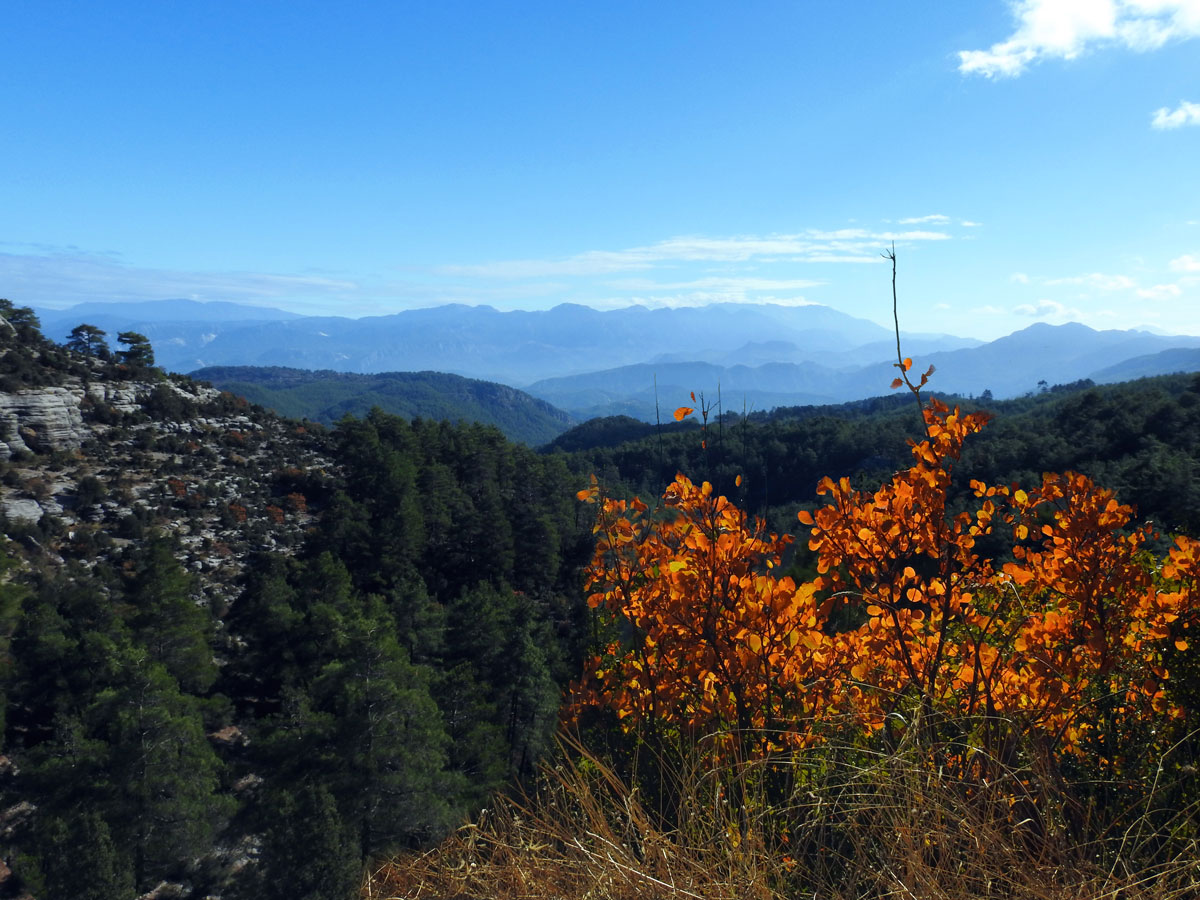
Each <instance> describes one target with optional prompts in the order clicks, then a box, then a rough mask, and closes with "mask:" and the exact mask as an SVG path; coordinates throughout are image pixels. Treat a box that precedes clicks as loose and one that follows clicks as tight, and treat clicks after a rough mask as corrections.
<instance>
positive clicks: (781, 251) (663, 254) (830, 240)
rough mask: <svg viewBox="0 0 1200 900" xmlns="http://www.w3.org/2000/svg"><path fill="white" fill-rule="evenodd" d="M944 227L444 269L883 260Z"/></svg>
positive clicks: (699, 242) (677, 245) (446, 271)
mask: <svg viewBox="0 0 1200 900" xmlns="http://www.w3.org/2000/svg"><path fill="white" fill-rule="evenodd" d="M949 239H950V235H948V234H946V233H945V232H941V231H920V230H917V231H871V230H869V229H866V228H840V229H835V230H832V231H824V230H820V229H808V230H807V231H802V232H798V233H795V234H773V235H762V236H760V235H735V236H732V237H705V236H702V235H683V236H680V237H673V238H668V239H666V240H664V241H659V242H658V243H656V244H650V245H647V246H644V247H631V248H629V249H627V250H611V251H610V250H590V251H587V252H586V253H579V254H576V255H575V256H571V257H568V258H566V259H558V260H553V259H550V260H537V259H528V260H499V261H496V262H490V263H479V264H473V265H455V266H442V267H440V268H439V269H437V270H436V271H437V272H438V274H442V275H466V276H471V277H479V278H540V277H551V276H567V275H579V276H587V275H608V274H615V273H617V272H633V271H644V270H646V269H650V268H653V267H654V266H655V265H659V264H662V263H672V262H721V263H739V262H750V261H751V260H763V261H778V260H781V259H782V260H788V261H791V262H823V263H829V262H837V263H840V262H851V263H858V262H878V261H879V249H880V247H881V246H882V245H883V244H885V243H889V242H892V241H895V242H898V243H906V242H915V241H944V240H949Z"/></svg>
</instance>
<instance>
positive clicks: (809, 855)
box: [363, 739, 1200, 900]
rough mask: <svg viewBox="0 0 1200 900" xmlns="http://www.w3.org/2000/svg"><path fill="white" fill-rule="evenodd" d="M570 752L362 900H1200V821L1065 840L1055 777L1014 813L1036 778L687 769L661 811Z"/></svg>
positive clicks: (919, 759)
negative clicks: (776, 792) (1017, 792)
mask: <svg viewBox="0 0 1200 900" xmlns="http://www.w3.org/2000/svg"><path fill="white" fill-rule="evenodd" d="M564 743H565V746H564V752H563V753H562V754H561V755H560V758H559V762H558V763H557V764H556V765H554V766H552V767H548V768H547V769H546V771H545V773H544V778H543V781H542V783H541V785H540V787H539V788H538V790H537V791H536V792H535V793H532V794H530V795H526V796H522V797H518V798H515V799H499V800H498V801H497V802H496V804H495V806H494V807H493V808H491V809H488V810H486V811H485V812H484V814H482V815H481V816H480V817H479V819H478V820H477V821H476V822H474V823H472V824H469V825H466V826H464V827H462V828H460V829H459V830H458V831H456V832H455V833H454V834H452V835H451V836H450V837H449V838H447V839H446V841H444V842H443V843H442V844H441V845H440V846H438V847H437V848H435V849H433V850H431V851H429V852H427V853H423V854H410V855H405V856H401V857H398V858H396V859H393V860H391V861H388V862H387V863H385V864H383V865H382V866H380V867H378V868H377V869H375V870H374V871H373V872H371V873H370V875H369V876H368V878H367V883H366V885H365V887H364V892H363V896H364V898H366V900H399V898H405V900H417V898H420V900H483V898H514V900H516V898H522V900H525V898H528V900H552V898H553V900H601V898H603V900H627V898H628V900H632V898H639V900H641V898H646V900H659V898H673V900H675V898H678V900H683V898H703V900H742V898H751V900H785V898H788V900H791V898H796V900H800V898H804V900H809V898H813V900H816V898H820V900H825V898H829V900H885V898H887V900H892V898H896V900H901V898H907V900H982V898H988V900H991V898H1004V900H1182V898H1192V897H1200V847H1197V844H1196V840H1195V838H1194V837H1193V838H1188V839H1184V838H1180V837H1179V836H1178V833H1179V831H1180V827H1179V826H1180V823H1182V822H1183V821H1184V820H1185V819H1189V818H1190V819H1191V820H1192V821H1195V819H1196V816H1195V812H1196V811H1195V810H1194V809H1188V810H1176V811H1175V813H1176V815H1174V816H1173V817H1172V816H1170V815H1168V816H1163V815H1162V812H1163V811H1162V810H1159V809H1155V808H1154V804H1155V802H1156V799H1155V797H1153V796H1152V797H1150V799H1149V800H1148V801H1146V803H1145V812H1144V814H1142V815H1140V816H1135V817H1131V824H1126V825H1125V826H1124V828H1123V830H1122V831H1121V833H1120V834H1113V833H1112V828H1111V827H1109V826H1106V823H1105V822H1102V821H1099V820H1097V821H1095V822H1083V823H1082V824H1081V823H1080V822H1079V821H1075V823H1074V826H1073V828H1068V827H1067V825H1066V818H1065V812H1064V811H1065V810H1067V808H1068V806H1069V803H1068V802H1067V801H1068V800H1069V799H1070V798H1069V797H1063V796H1061V795H1059V794H1056V793H1055V792H1054V791H1052V789H1051V786H1050V784H1049V781H1048V780H1046V781H1045V783H1040V784H1037V785H1036V786H1035V787H1034V788H1033V789H1031V790H1032V793H1033V794H1037V795H1038V801H1037V803H1035V804H1032V805H1022V804H1020V803H1013V802H1011V800H1010V798H1011V797H1012V795H1013V790H1012V786H1013V785H1014V784H1017V783H1020V782H1022V781H1023V782H1024V783H1025V784H1027V785H1028V784H1030V783H1031V779H1036V778H1040V777H1041V776H1038V775H1037V774H1036V773H1033V772H1030V771H1022V772H1011V773H1007V775H1008V777H1007V778H1004V779H1002V780H1004V781H1008V782H1009V783H1008V784H1006V785H997V784H995V783H994V782H993V783H992V784H991V785H990V786H986V787H981V785H980V784H978V783H970V784H968V783H966V782H957V781H955V780H954V779H952V778H949V777H947V776H945V775H944V774H942V773H941V772H939V771H938V769H937V768H936V767H935V766H933V765H931V764H930V762H929V758H928V756H922V755H921V754H918V753H916V752H915V751H913V748H910V747H902V748H901V749H900V750H898V751H895V752H893V753H891V754H888V755H882V754H872V753H870V752H868V751H866V750H864V749H863V748H862V747H843V748H833V747H829V746H826V747H824V748H821V749H820V750H813V751H806V752H805V753H801V754H796V755H794V756H792V757H789V758H788V759H786V760H782V759H781V760H774V761H767V762H759V763H755V764H743V765H733V764H730V765H726V766H724V767H722V769H720V770H714V769H712V768H705V767H704V766H703V765H701V764H700V762H699V760H700V759H701V757H699V756H696V755H693V756H683V757H681V759H679V760H676V762H675V764H674V765H673V766H671V767H668V773H669V775H670V778H671V784H670V785H669V790H668V791H666V792H664V793H667V794H670V796H672V797H673V798H674V800H673V803H674V804H675V805H674V812H673V813H670V814H662V813H660V812H659V811H657V810H654V809H652V808H649V807H650V806H652V804H650V803H649V802H648V801H646V800H645V799H644V798H643V797H642V795H641V794H640V792H639V790H638V789H637V788H636V787H631V786H630V785H629V784H628V783H627V782H626V781H624V780H623V779H622V778H621V777H619V776H618V774H617V773H616V772H615V771H614V770H613V768H612V767H610V766H608V765H606V764H605V763H604V762H603V761H601V760H599V759H597V758H596V757H595V756H594V755H591V754H589V753H588V752H587V750H586V749H585V748H583V747H582V746H581V745H579V744H578V743H577V742H575V741H572V740H570V739H564ZM656 763H657V764H658V765H660V766H661V765H662V761H661V760H658V761H656ZM770 767H774V769H773V773H774V774H775V775H776V776H777V775H778V774H779V773H780V771H781V767H790V772H789V777H788V782H789V783H790V784H791V785H792V786H791V788H790V789H789V794H788V796H787V797H786V798H784V799H783V800H782V801H780V800H779V799H778V798H776V799H774V800H768V799H767V798H766V797H765V795H764V790H763V788H762V786H763V785H764V784H765V783H766V781H767V775H768V771H767V770H768V768H770ZM777 781H778V779H777ZM1055 790H1057V789H1055ZM732 796H737V797H739V798H741V802H740V803H739V804H734V803H730V802H726V801H727V798H729V797H732ZM1031 813H1032V814H1031ZM669 822H673V823H674V824H667V823H669ZM1164 823H1165V824H1164ZM1172 830H1174V831H1175V832H1176V834H1175V836H1174V837H1172V834H1171V833H1170V832H1171V831H1172Z"/></svg>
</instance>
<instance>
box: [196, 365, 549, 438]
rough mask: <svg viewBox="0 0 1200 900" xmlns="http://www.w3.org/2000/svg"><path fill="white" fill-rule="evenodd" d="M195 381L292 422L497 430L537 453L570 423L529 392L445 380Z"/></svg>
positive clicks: (256, 376)
mask: <svg viewBox="0 0 1200 900" xmlns="http://www.w3.org/2000/svg"><path fill="white" fill-rule="evenodd" d="M192 377H194V378H198V379H201V380H203V381H209V382H212V383H213V384H214V385H215V386H216V387H218V388H220V389H221V390H227V391H231V392H233V393H235V394H237V395H238V396H241V397H245V398H246V399H247V400H250V401H251V402H253V403H258V404H260V405H262V406H265V407H267V408H268V409H272V410H274V411H275V412H277V413H279V414H280V415H282V416H288V417H290V418H293V419H312V420H313V421H314V422H320V423H322V424H325V425H332V424H334V423H335V422H337V421H338V420H339V419H341V418H342V417H343V416H347V415H351V416H358V417H359V418H361V417H362V416H365V415H366V414H367V413H368V412H370V411H371V410H372V409H373V408H375V407H379V408H380V409H381V410H383V411H384V412H387V413H392V414H393V415H398V416H404V417H405V418H409V419H412V418H423V419H433V420H435V421H441V420H443V419H444V420H447V421H451V422H479V423H482V424H484V425H495V426H496V427H497V428H499V429H500V430H501V431H503V432H504V434H505V435H506V436H507V437H508V438H509V439H510V440H514V441H521V442H523V443H526V444H528V445H529V446H531V447H535V446H537V445H539V444H544V443H546V442H547V441H549V440H551V439H552V438H555V437H557V436H558V435H559V434H561V433H562V432H563V431H565V430H566V429H567V428H568V427H570V426H571V424H573V420H572V419H571V417H570V416H568V415H567V414H566V413H564V412H563V411H562V410H559V409H555V408H554V407H553V406H551V405H550V404H549V403H547V402H546V401H544V400H539V399H537V398H536V397H531V396H530V395H529V394H526V393H525V392H524V391H518V390H517V389H515V388H510V387H507V386H506V385H502V384H495V383H494V382H490V381H479V380H477V379H474V378H463V377H462V376H460V375H448V374H446V373H444V372H384V373H382V374H379V375H355V374H351V373H347V372H333V371H329V370H325V371H321V372H309V371H306V370H303V369H285V368H280V367H277V366H267V367H263V366H213V367H209V368H205V369H198V370H197V371H195V372H193V373H192Z"/></svg>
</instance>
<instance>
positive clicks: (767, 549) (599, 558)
mask: <svg viewBox="0 0 1200 900" xmlns="http://www.w3.org/2000/svg"><path fill="white" fill-rule="evenodd" d="M597 494H598V488H597V487H596V486H593V488H591V489H590V490H588V491H584V492H582V493H581V496H582V497H584V498H585V499H596V498H597ZM663 501H664V507H665V511H666V513H667V514H666V515H657V516H655V515H649V511H648V509H647V507H646V505H645V504H644V503H642V502H641V501H639V500H636V499H635V500H633V501H632V502H629V503H627V502H626V501H623V500H603V501H602V503H601V512H600V516H599V518H598V521H597V525H596V532H597V544H596V551H595V557H594V559H593V561H592V564H591V566H590V568H589V569H588V586H589V589H591V590H593V593H592V594H591V596H590V597H589V598H588V602H589V604H590V605H591V606H592V607H599V606H604V607H606V608H607V609H608V610H609V611H611V612H612V613H616V614H618V615H620V616H623V617H624V618H625V619H626V620H627V621H628V623H629V624H630V625H631V626H632V627H633V628H634V629H636V631H637V633H638V634H639V635H640V640H638V641H636V642H634V643H633V644H632V645H631V646H622V645H621V644H619V643H614V644H612V645H610V646H609V647H608V648H607V649H606V651H605V653H604V654H603V655H602V656H601V657H599V658H597V659H595V660H593V662H592V665H591V666H590V669H589V671H588V678H587V686H586V687H581V689H580V691H579V693H578V695H577V698H576V699H577V706H578V705H586V704H587V703H604V704H608V705H611V706H612V707H614V708H615V709H616V711H617V714H618V715H619V716H620V717H622V718H625V717H627V716H630V717H632V718H633V720H637V721H649V722H654V723H662V724H664V725H670V726H672V727H678V728H684V729H690V728H707V727H709V726H711V725H712V724H714V723H719V724H721V725H723V726H726V727H727V728H737V729H740V730H742V731H748V730H750V729H778V728H779V727H780V726H781V725H782V723H784V722H786V721H788V720H790V718H792V717H793V716H794V715H795V713H796V712H797V711H798V710H799V709H800V708H801V707H802V706H803V704H804V702H805V699H806V698H805V697H804V696H801V695H798V694H797V693H796V692H795V690H794V688H793V687H792V686H793V685H795V684H797V683H801V682H803V681H806V680H808V679H810V678H811V677H813V675H814V673H815V672H817V671H818V670H819V669H821V668H822V665H823V662H822V653H823V648H824V647H825V645H826V644H827V641H826V639H825V636H824V635H823V634H822V633H821V631H820V626H821V625H822V624H823V623H824V620H825V611H824V610H821V609H818V608H817V605H816V600H815V594H814V587H813V585H800V586H797V585H795V584H794V583H793V582H792V580H791V579H790V578H778V579H777V578H775V577H773V575H772V574H771V573H770V570H771V569H773V568H774V567H775V566H776V565H778V563H779V559H780V554H781V552H782V551H783V549H784V547H785V546H786V545H787V544H788V543H789V542H790V541H791V538H790V537H787V536H784V537H779V536H777V535H774V534H767V533H765V531H764V529H763V525H762V523H761V522H752V521H750V520H749V519H748V517H747V516H746V514H745V513H744V512H743V511H742V510H740V509H738V508H737V507H736V506H734V505H733V504H732V503H730V502H729V501H728V500H727V499H726V498H725V497H719V496H716V495H715V494H714V493H713V490H712V486H711V485H710V484H708V483H707V482H705V483H704V484H703V485H700V486H697V485H695V484H693V483H692V482H691V481H689V480H688V479H687V478H685V477H684V476H682V475H679V476H677V477H676V479H675V481H674V482H673V483H672V484H671V485H670V487H668V488H667V490H666V492H665V494H664V495H663ZM798 704H799V705H798Z"/></svg>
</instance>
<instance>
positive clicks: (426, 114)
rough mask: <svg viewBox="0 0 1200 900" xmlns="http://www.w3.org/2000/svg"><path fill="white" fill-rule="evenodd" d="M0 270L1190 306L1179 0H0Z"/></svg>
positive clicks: (1198, 70)
mask: <svg viewBox="0 0 1200 900" xmlns="http://www.w3.org/2000/svg"><path fill="white" fill-rule="evenodd" d="M4 20H5V21H4V27H3V29H2V30H0V46H2V49H3V58H4V61H5V65H4V70H3V73H2V74H0V122H3V136H2V137H0V210H2V212H3V216H2V219H0V296H7V297H8V298H9V299H11V300H12V301H13V302H15V303H18V304H29V305H35V306H48V307H63V306H68V305H71V304H73V303H78V302H83V301H95V300H142V299H145V300H150V299H161V298H168V297H191V298H195V299H199V300H232V301H237V302H243V303H253V304H261V305H268V306H277V307H281V308H286V309H291V310H294V311H296V312H304V313H321V314H337V315H349V316H359V315H365V314H380V313H388V312H396V311H399V310H401V309H406V308H411V307H415V306H430V305H436V304H440V303H446V302H461V303H471V304H476V303H487V304H490V305H493V306H496V307H498V308H501V309H516V308H520V309H539V308H547V307H549V306H553V305H555V304H557V303H561V302H574V303H583V304H587V305H592V306H596V307H600V308H612V307H618V306H627V305H629V304H631V303H642V304H645V305H652V306H661V305H689V304H690V305H695V304H701V303H706V302H712V301H737V302H764V301H771V302H781V303H823V304H826V305H829V306H832V307H834V308H836V309H840V310H842V311H845V312H848V313H851V314H854V315H859V316H863V317H866V318H870V319H874V320H876V321H879V322H881V323H886V322H887V321H888V320H889V318H890V313H891V305H890V299H891V298H890V280H889V273H888V271H887V267H886V264H884V263H883V261H882V260H881V259H880V257H879V253H880V251H881V250H883V249H884V248H886V247H888V246H890V245H891V243H892V242H893V241H894V242H895V246H896V252H897V255H898V257H899V265H900V295H901V308H902V316H903V322H902V324H903V325H904V327H906V328H908V329H910V330H914V331H943V332H950V333H955V334H962V335H971V336H975V337H980V338H993V337H997V336H1000V335H1002V334H1006V333H1008V332H1011V331H1013V330H1015V329H1018V328H1022V327H1024V326H1026V325H1028V324H1030V323H1031V322H1033V321H1049V322H1056V323H1057V322H1063V321H1069V320H1070V321H1082V322H1084V323H1086V324H1088V325H1091V326H1093V327H1098V328H1127V327H1134V326H1143V325H1144V326H1150V327H1153V328H1158V329H1162V330H1165V331H1169V332H1187V333H1193V334H1200V0H1183V2H1162V0H1137V2H1130V0H1112V2H1110V0H1026V2H1022V3H1018V4H1011V3H1004V2H998V0H980V2H972V3H934V2H912V3H906V4H897V3H894V2H862V3H852V4H833V3H801V2H789V3H784V2H753V0H748V2H744V3H738V4H733V3H729V2H703V0H701V2H690V3H682V2H662V3H654V4H649V3H643V2H619V0H606V2H604V3H600V2H592V3H586V2H580V3H574V2H571V3H564V2H561V0H558V2H552V3H551V2H511V3H505V4H490V3H482V2H470V3H464V2H454V0H440V2H437V3H411V2H389V3H368V2H362V3H346V4H329V3H320V4H317V3H305V2H287V3H284V2H278V3H276V2H260V3H245V2H239V3H207V2H194V3H188V4H184V3H166V2H164V3H150V2H145V3H122V2H109V3H104V4H83V3H57V2H52V0H46V2H39V3H9V4H6V9H5V15H4Z"/></svg>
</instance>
